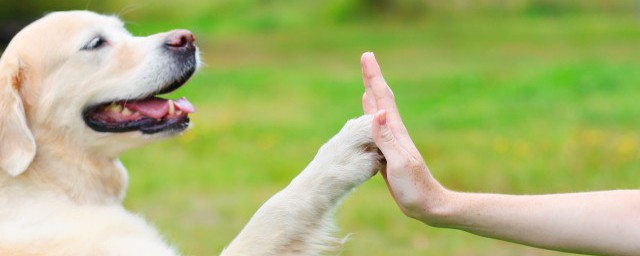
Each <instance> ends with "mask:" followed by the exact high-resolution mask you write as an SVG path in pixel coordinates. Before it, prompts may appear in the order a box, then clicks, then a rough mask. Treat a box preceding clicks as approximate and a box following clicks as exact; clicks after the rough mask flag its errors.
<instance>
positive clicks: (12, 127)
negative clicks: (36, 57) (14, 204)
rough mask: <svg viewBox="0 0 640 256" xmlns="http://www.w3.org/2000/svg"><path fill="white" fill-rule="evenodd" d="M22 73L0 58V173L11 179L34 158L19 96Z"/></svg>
mask: <svg viewBox="0 0 640 256" xmlns="http://www.w3.org/2000/svg"><path fill="white" fill-rule="evenodd" d="M22 71H23V69H22V68H21V67H20V64H19V62H18V61H11V60H9V59H8V58H6V56H5V58H2V59H0V171H4V172H6V173H7V174H9V175H11V176H14V177H15V176H18V175H20V174H21V173H23V172H24V171H25V170H26V169H27V168H28V167H29V165H30V164H31V162H32V161H33V158H34V157H35V155H36V143H35V140H34V139H33V134H32V133H31V130H29V127H28V126H27V120H26V116H25V109H24V106H23V103H22V98H21V97H20V93H19V90H20V86H21V85H22V83H23V81H24V74H23V72H22Z"/></svg>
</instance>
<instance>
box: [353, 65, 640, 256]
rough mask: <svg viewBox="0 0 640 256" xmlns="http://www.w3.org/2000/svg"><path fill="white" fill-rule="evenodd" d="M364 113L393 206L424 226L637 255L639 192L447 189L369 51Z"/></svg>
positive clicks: (543, 245) (364, 68) (590, 251)
mask: <svg viewBox="0 0 640 256" xmlns="http://www.w3.org/2000/svg"><path fill="white" fill-rule="evenodd" d="M362 71H363V80H364V84H365V90H366V92H365V95H364V96H363V108H364V111H365V113H368V114H375V119H374V123H373V126H372V129H373V135H374V140H375V141H376V144H377V145H378V147H379V148H380V150H381V151H382V153H383V154H384V155H385V158H386V160H387V167H386V170H383V171H381V173H382V176H383V177H384V179H385V181H386V183H387V185H388V188H389V190H390V192H391V194H392V196H393V198H394V199H395V201H396V203H397V204H398V206H399V207H400V209H401V210H402V211H403V212H404V213H405V214H406V215H408V216H410V217H413V218H415V219H418V220H420V221H422V222H424V223H426V224H429V225H432V226H437V227H447V228H456V229H461V230H465V231H468V232H471V233H474V234H478V235H482V236H486V237H491V238H497V239H501V240H506V241H512V242H516V243H521V244H525V245H530V246H535V247H540V248H546V249H552V250H559V251H566V252H575V253H585V254H600V255H640V191H639V190H619V191H602V192H589V193H573V194H553V195H533V196H517V195H499V194H478V193H461V192H454V191H450V190H448V189H446V188H445V187H444V186H442V185H441V184H440V183H439V182H438V181H437V180H436V179H435V178H434V177H433V176H432V175H431V173H430V171H429V168H428V167H427V165H426V164H425V162H424V160H423V159H422V157H421V155H420V152H418V150H417V148H416V147H415V145H414V144H413V142H412V140H411V138H410V136H409V134H408V132H407V129H406V128H405V126H404V124H403V122H402V119H401V117H400V114H399V112H398V109H397V107H396V104H395V98H394V95H393V93H392V91H391V89H390V88H389V87H388V86H387V83H386V82H385V81H384V78H383V76H382V73H381V71H380V67H379V66H378V64H377V63H376V60H375V58H374V56H373V54H371V53H365V54H364V55H363V57H362Z"/></svg>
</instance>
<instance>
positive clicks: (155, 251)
mask: <svg viewBox="0 0 640 256" xmlns="http://www.w3.org/2000/svg"><path fill="white" fill-rule="evenodd" d="M194 41H195V38H194V36H193V35H192V34H191V32H189V31H186V30H174V31H170V32H166V33H160V34H155V35H151V36H148V37H134V36H132V35H131V34H130V33H129V32H128V31H127V30H125V28H124V26H123V23H122V22H121V21H120V20H119V19H117V18H115V17H111V16H103V15H98V14H95V13H92V12H88V11H69V12H57V13H51V14H48V15H46V16H45V17H43V18H42V19H40V20H37V21H35V22H33V23H32V24H30V25H29V26H27V27H26V28H24V29H23V30H22V31H21V32H19V33H18V34H17V35H16V36H15V37H14V39H13V40H12V41H11V43H10V44H9V46H8V47H7V48H6V50H5V51H4V53H3V55H2V58H1V59H0V113H2V114H1V115H0V255H3V256H11V255H20V256H24V255H156V256H157V255H178V252H176V251H175V250H174V249H173V248H172V247H171V246H170V245H168V244H167V243H166V242H165V241H164V240H163V238H162V237H161V236H160V235H159V234H158V232H157V231H156V230H155V229H154V228H153V227H152V226H150V225H149V224H147V223H146V222H145V221H144V220H143V219H142V218H141V217H139V216H137V215H135V214H132V213H130V212H128V211H126V210H125V209H124V208H123V207H122V204H121V202H122V200H123V197H124V194H125V189H126V187H127V181H128V178H127V172H126V169H125V168H124V166H123V165H122V163H121V162H120V161H119V160H118V155H119V154H120V153H121V152H123V151H124V150H127V149H130V148H132V147H136V146H139V145H141V144H145V143H149V142H153V141H156V140H158V139H162V138H167V137H171V136H173V135H177V134H180V133H182V132H183V131H185V130H186V129H187V128H188V127H189V114H190V113H192V112H193V111H194V107H193V106H192V105H191V104H190V103H189V101H187V100H186V99H184V98H183V99H176V100H166V99H162V98H159V97H157V95H159V94H164V93H168V92H171V91H173V90H176V89H178V88H179V87H181V86H182V85H183V84H184V83H185V82H186V81H187V80H188V79H189V78H190V76H191V75H192V74H193V73H194V72H195V70H196V69H197V67H198V63H199V60H198V49H197V47H196V46H195V44H194ZM370 123H371V117H370V116H364V117H361V118H358V119H354V120H352V121H349V122H347V124H346V125H345V127H344V128H343V129H342V130H341V131H340V132H339V133H338V134H337V135H336V136H334V137H333V138H332V139H331V140H330V141H329V142H327V143H326V144H325V145H324V146H322V148H320V150H319V151H318V154H317V156H316V157H315V158H314V159H313V161H312V162H311V163H310V164H309V166H308V167H307V168H306V169H305V170H304V171H302V173H301V174H300V175H298V176H297V177H296V178H295V179H294V180H293V181H292V182H291V184H290V185H289V186H287V187H286V188H285V189H283V190H282V191H280V192H279V193H277V194H276V195H275V196H273V197H272V198H271V199H270V200H268V201H267V202H266V203H265V204H264V205H263V206H262V207H261V208H260V209H259V210H258V212H257V213H256V214H255V215H254V216H253V218H252V219H251V220H250V222H249V223H248V224H247V226H246V227H245V228H244V229H243V230H242V231H241V233H240V234H239V235H238V237H237V238H236V239H234V241H233V242H232V243H231V244H230V245H229V246H228V247H227V248H226V249H225V250H224V251H223V252H222V255H316V254H318V253H320V252H322V251H324V250H326V249H331V248H332V247H333V246H334V245H336V243H340V241H341V240H339V239H335V238H332V237H331V236H330V235H329V230H330V227H331V223H332V222H331V216H330V215H331V210H332V209H333V208H334V207H335V206H336V204H337V203H338V202H339V201H340V198H342V197H343V196H344V195H345V194H347V193H348V192H349V191H350V190H352V189H353V188H355V187H357V186H358V185H360V184H361V183H362V182H364V181H366V180H367V179H369V178H370V177H371V176H372V175H374V174H375V172H376V170H377V169H378V168H379V165H380V160H381V157H380V154H379V153H378V151H377V149H376V148H375V146H374V144H373V141H372V139H371V131H370V129H371V128H370ZM212 232H213V231H212Z"/></svg>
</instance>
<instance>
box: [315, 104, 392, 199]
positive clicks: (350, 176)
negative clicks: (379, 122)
mask: <svg viewBox="0 0 640 256" xmlns="http://www.w3.org/2000/svg"><path fill="white" fill-rule="evenodd" d="M372 122H373V116H372V115H364V116H361V117H359V118H355V119H351V120H349V121H347V123H346V124H345V125H344V127H343V128H342V129H341V130H340V132H339V133H338V134H337V135H336V136H334V137H333V138H331V140H329V142H327V143H326V144H325V145H324V146H322V148H321V149H320V152H319V154H318V157H317V158H316V159H315V160H316V161H319V162H320V163H321V165H322V166H326V167H325V168H323V170H322V172H323V174H324V175H326V176H328V177H330V180H332V182H335V183H336V184H340V185H342V186H343V187H345V188H347V189H350V188H354V187H357V186H359V185H360V184H362V183H363V182H365V181H367V180H368V179H369V178H371V177H372V176H374V175H375V174H376V173H377V172H378V170H380V167H381V165H382V163H383V162H384V156H383V155H382V153H381V152H380V150H378V147H377V146H376V144H375V142H374V141H373V137H372V131H371V125H372Z"/></svg>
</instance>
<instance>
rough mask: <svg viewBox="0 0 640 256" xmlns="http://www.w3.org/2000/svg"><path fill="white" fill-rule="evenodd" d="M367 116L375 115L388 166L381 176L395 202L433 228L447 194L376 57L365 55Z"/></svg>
mask: <svg viewBox="0 0 640 256" xmlns="http://www.w3.org/2000/svg"><path fill="white" fill-rule="evenodd" d="M361 61H362V79H363V82H364V86H365V91H366V92H365V93H364V95H363V97H362V106H363V110H364V112H365V114H373V115H375V117H374V120H373V125H372V132H373V139H374V140H375V142H376V144H377V146H378V148H379V149H380V151H382V153H383V154H384V156H385V158H386V160H387V165H386V168H382V170H381V174H382V176H383V178H384V180H385V182H386V183H387V187H388V188H389V191H390V192H391V195H392V196H393V198H394V200H395V201H396V203H397V204H398V206H399V207H400V209H401V210H402V212H404V213H405V214H406V215H407V216H409V217H412V218H416V219H420V220H422V221H424V222H426V223H427V224H432V223H434V222H436V221H435V217H436V216H437V214H438V211H439V210H440V209H439V208H440V207H439V206H442V205H444V204H443V203H444V202H446V194H447V190H446V189H445V188H444V187H442V185H440V184H439V183H438V182H437V181H436V180H435V179H434V178H433V176H432V175H431V173H430V172H429V168H428V167H427V165H426V164H425V162H424V160H423V159H422V156H421V155H420V152H419V151H418V149H417V148H416V146H415V145H414V143H413V141H412V140H411V137H410V136H409V133H408V132H407V129H406V128H405V126H404V124H403V122H402V118H401V117H400V113H399V111H398V108H397V106H396V102H395V97H394V95H393V92H392V91H391V88H389V86H388V85H387V83H386V82H385V80H384V77H383V76H382V72H381V71H380V66H379V65H378V63H377V62H376V59H375V56H374V55H373V53H370V52H367V53H364V54H363V55H362V59H361Z"/></svg>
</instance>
